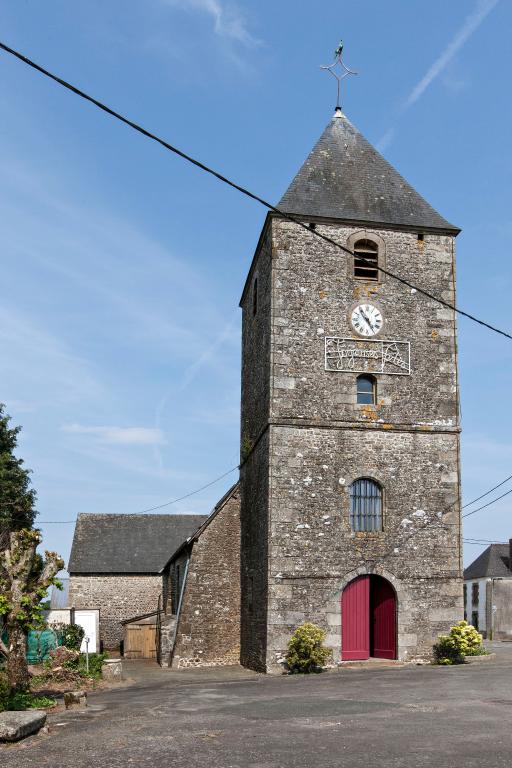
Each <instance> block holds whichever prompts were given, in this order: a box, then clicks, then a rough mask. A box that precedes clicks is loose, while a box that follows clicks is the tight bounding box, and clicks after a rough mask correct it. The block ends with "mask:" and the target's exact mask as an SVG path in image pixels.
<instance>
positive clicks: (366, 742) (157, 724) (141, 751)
mask: <svg viewBox="0 0 512 768" xmlns="http://www.w3.org/2000/svg"><path fill="white" fill-rule="evenodd" d="M492 650H493V651H496V652H497V658H496V660H494V661H491V662H484V663H481V664H478V665H463V666H459V667H432V666H405V667H397V668H375V669H373V668H372V669H349V670H342V671H335V672H329V673H323V674H320V675H309V676H298V675H297V676H280V677H273V676H272V677H271V676H264V675H256V674H254V673H250V672H247V671H245V670H242V669H241V668H226V669H220V670H219V669H217V670H190V671H184V672H183V673H181V672H170V671H168V670H160V669H159V668H157V667H153V666H151V665H147V666H146V667H144V665H140V664H139V665H138V666H137V665H134V666H133V667H132V670H130V667H128V674H130V671H132V672H133V675H132V677H133V678H134V682H133V684H131V685H123V686H122V687H119V688H117V689H111V690H108V691H102V692H98V693H95V694H92V695H90V696H89V706H88V708H87V710H85V711H84V712H82V713H78V712H73V713H54V714H53V715H51V716H50V718H49V720H50V727H49V732H48V733H43V734H40V735H38V736H36V737H32V738H31V739H28V740H27V741H26V742H23V743H22V744H19V745H17V746H9V747H0V764H1V765H2V768H3V767H4V766H5V768H11V767H12V768H14V766H16V768H28V767H29V766H30V768H36V766H37V768H41V766H47V765H48V766H52V767H53V768H86V767H87V768H90V766H98V767H101V768H118V767H119V768H125V766H130V765H135V766H144V765H150V766H152V768H169V766H186V767H187V768H189V767H190V768H195V767H196V766H201V768H331V767H332V768H334V767H336V768H340V767H341V766H347V768H360V767H362V766H364V768H372V767H373V766H375V767H376V768H377V766H378V767H379V768H382V767H383V766H390V767H391V766H392V767H393V768H402V767H404V768H405V767H406V766H407V768H410V766H415V768H418V767H423V766H436V768H459V767H460V768H473V766H475V767H476V766H478V768H481V767H482V766H485V768H501V767H502V766H507V768H508V766H510V765H511V763H512V643H510V644H506V643H503V644H495V645H494V647H493V648H492Z"/></svg>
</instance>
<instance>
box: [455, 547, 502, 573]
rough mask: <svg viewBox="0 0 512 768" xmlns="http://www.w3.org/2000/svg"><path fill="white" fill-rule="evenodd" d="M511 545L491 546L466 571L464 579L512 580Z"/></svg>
mask: <svg viewBox="0 0 512 768" xmlns="http://www.w3.org/2000/svg"><path fill="white" fill-rule="evenodd" d="M509 555H510V553H509V545H508V544H491V545H490V546H489V547H487V549H484V551H483V552H482V554H481V555H479V556H478V557H477V558H476V560H474V561H473V562H472V563H471V565H468V567H467V568H466V569H465V571H464V579H466V580H467V579H486V578H496V577H498V576H502V577H505V578H509V579H510V578H512V571H511V570H510V569H509Z"/></svg>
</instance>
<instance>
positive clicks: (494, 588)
mask: <svg viewBox="0 0 512 768" xmlns="http://www.w3.org/2000/svg"><path fill="white" fill-rule="evenodd" d="M464 618H465V619H467V621H469V622H470V624H473V626H474V627H476V628H477V629H478V631H479V632H481V633H482V634H483V636H484V637H489V638H492V639H494V640H500V639H510V638H512V539H510V541H509V542H508V544H491V545H490V546H488V547H487V549H485V550H484V551H483V552H482V553H481V554H480V555H479V556H478V557H477V558H476V560H474V561H473V562H472V563H471V565H468V567H467V568H466V569H465V571H464Z"/></svg>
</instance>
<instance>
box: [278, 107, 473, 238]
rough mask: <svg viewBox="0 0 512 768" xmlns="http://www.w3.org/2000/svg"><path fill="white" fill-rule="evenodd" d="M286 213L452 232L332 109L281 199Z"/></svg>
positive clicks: (343, 117) (279, 205)
mask: <svg viewBox="0 0 512 768" xmlns="http://www.w3.org/2000/svg"><path fill="white" fill-rule="evenodd" d="M277 207H278V208H279V209H281V210H283V211H284V212H286V213H294V214H298V215H301V216H306V217H307V216H311V217H320V218H326V219H339V220H342V221H346V222H350V223H356V222H357V223H361V224H364V223H367V224H387V225H396V226H407V227H412V228H415V229H418V230H441V231H443V232H447V233H450V234H457V233H458V232H459V231H460V230H459V229H458V228H457V227H455V226H454V225H453V224H450V223H449V222H448V221H446V219H444V218H443V217H442V216H441V215H440V214H439V213H437V211H435V210H434V209H433V208H432V206H431V205H429V203H427V202H426V200H424V199H423V198H422V197H421V196H420V195H419V194H418V193H417V192H416V190H414V189H413V188H412V187H411V186H410V184H408V183H407V182H406V181H405V179H404V178H402V176H400V174H399V173H398V171H396V170H395V169H394V168H393V167H392V166H391V165H390V164H389V163H388V162H387V160H385V159H384V158H383V157H382V155H380V154H379V153H378V152H377V150H376V149H375V148H374V147H372V145H371V144H370V143H369V142H368V141H367V140H366V139H365V138H364V136H362V135H361V134H360V133H359V131H358V130H357V128H355V127H354V126H353V125H352V123H351V122H350V120H348V118H347V117H346V116H345V115H344V114H343V113H342V111H341V110H340V109H337V110H336V112H335V113H334V117H333V118H332V119H331V121H330V122H329V124H328V125H327V127H326V129H325V130H324V132H323V134H322V135H321V137H320V139H319V140H318V142H317V144H316V145H315V147H314V148H313V150H312V152H311V153H310V155H309V157H308V158H307V160H306V162H305V163H304V165H303V166H302V168H301V169H300V171H299V172H298V173H297V175H296V176H295V178H294V179H293V181H292V183H291V184H290V186H289V187H288V189H287V190H286V192H285V194H284V195H283V197H282V198H281V201H280V202H279V204H278V206H277Z"/></svg>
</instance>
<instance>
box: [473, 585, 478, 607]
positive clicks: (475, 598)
mask: <svg viewBox="0 0 512 768" xmlns="http://www.w3.org/2000/svg"><path fill="white" fill-rule="evenodd" d="M478 600H479V584H478V583H476V584H473V586H472V588H471V602H472V603H473V605H478Z"/></svg>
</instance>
